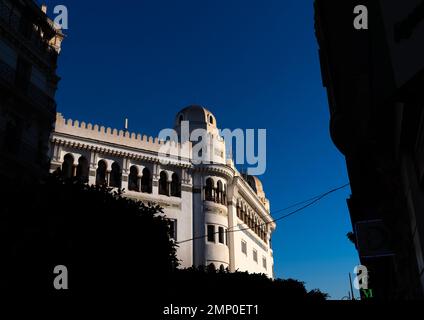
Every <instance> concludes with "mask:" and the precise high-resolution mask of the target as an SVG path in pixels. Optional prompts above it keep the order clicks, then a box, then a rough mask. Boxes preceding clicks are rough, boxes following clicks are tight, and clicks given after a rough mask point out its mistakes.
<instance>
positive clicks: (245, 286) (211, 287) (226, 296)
mask: <svg viewBox="0 0 424 320" xmlns="http://www.w3.org/2000/svg"><path fill="white" fill-rule="evenodd" d="M169 288H170V291H169V294H171V296H173V297H175V298H174V300H173V301H181V302H183V301H193V302H198V303H202V302H205V301H207V302H208V303H209V302H222V303H225V302H227V303H228V302H229V301H230V302H231V303H233V302H234V303H235V302H239V303H252V304H255V303H260V302H263V303H269V301H275V300H278V301H280V300H281V301H286V300H292V301H310V302H315V301H324V300H326V299H327V298H328V297H329V296H328V294H326V293H322V292H321V291H320V290H318V289H314V290H311V291H309V292H308V291H307V290H306V288H305V285H304V283H303V282H301V281H297V280H294V279H284V280H283V279H275V280H272V279H270V278H268V277H267V276H266V275H265V274H249V273H247V272H228V270H225V271H223V270H222V269H219V270H218V271H215V270H214V268H213V267H211V266H208V267H206V268H205V267H203V266H200V267H197V268H195V267H193V268H188V269H184V270H178V271H176V272H175V273H174V274H173V275H172V277H170V279H169Z"/></svg>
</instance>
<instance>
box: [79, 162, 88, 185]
mask: <svg viewBox="0 0 424 320" xmlns="http://www.w3.org/2000/svg"><path fill="white" fill-rule="evenodd" d="M88 170H89V168H88V161H87V158H86V157H84V156H81V157H79V159H78V166H77V178H78V179H79V180H80V181H81V182H84V183H85V182H88Z"/></svg>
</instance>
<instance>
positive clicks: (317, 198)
mask: <svg viewBox="0 0 424 320" xmlns="http://www.w3.org/2000/svg"><path fill="white" fill-rule="evenodd" d="M348 185H350V183H346V184H344V185H342V186H339V187H337V188H333V189H330V190H328V191H326V192H324V193H321V194H319V195H317V196H315V197H312V198H309V199H307V200H303V201H300V202H297V203H294V204H292V205H290V206H288V207H286V208H283V209H279V210H276V211H273V214H275V213H277V212H282V211H286V210H288V209H291V208H294V207H297V206H299V205H301V204H304V203H306V204H305V205H304V206H302V207H300V208H298V209H296V210H293V211H291V212H289V213H287V214H285V215H283V216H281V217H278V218H275V219H272V220H271V221H268V222H264V223H262V224H260V225H259V226H260V227H262V226H265V225H268V224H270V223H273V222H277V221H280V220H282V219H285V218H287V217H290V216H292V215H294V214H296V213H298V212H300V211H302V210H304V209H306V208H308V207H310V206H312V205H314V204H315V203H317V202H318V201H320V200H322V199H323V198H325V197H326V196H328V195H330V194H332V193H334V192H336V191H339V190H341V189H344V188H346V187H347V186H348ZM231 229H234V227H231V228H228V229H227V231H226V232H227V234H228V233H230V232H239V231H245V230H249V229H252V228H251V227H246V228H241V229H236V230H231ZM218 233H219V231H218V232H214V234H218ZM207 236H208V235H207V234H206V235H202V236H197V237H193V238H190V239H187V240H183V241H176V244H181V243H185V242H189V241H193V240H197V239H203V238H206V237H207Z"/></svg>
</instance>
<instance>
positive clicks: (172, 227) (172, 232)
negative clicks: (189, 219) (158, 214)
mask: <svg viewBox="0 0 424 320" xmlns="http://www.w3.org/2000/svg"><path fill="white" fill-rule="evenodd" d="M169 237H170V238H171V239H173V240H175V241H177V220H174V219H169Z"/></svg>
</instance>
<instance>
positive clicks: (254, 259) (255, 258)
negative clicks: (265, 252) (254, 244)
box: [253, 249, 258, 263]
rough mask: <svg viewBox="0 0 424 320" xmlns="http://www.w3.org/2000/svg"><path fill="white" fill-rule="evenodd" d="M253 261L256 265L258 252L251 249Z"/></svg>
mask: <svg viewBox="0 0 424 320" xmlns="http://www.w3.org/2000/svg"><path fill="white" fill-rule="evenodd" d="M253 261H255V262H256V263H258V251H256V249H253Z"/></svg>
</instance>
